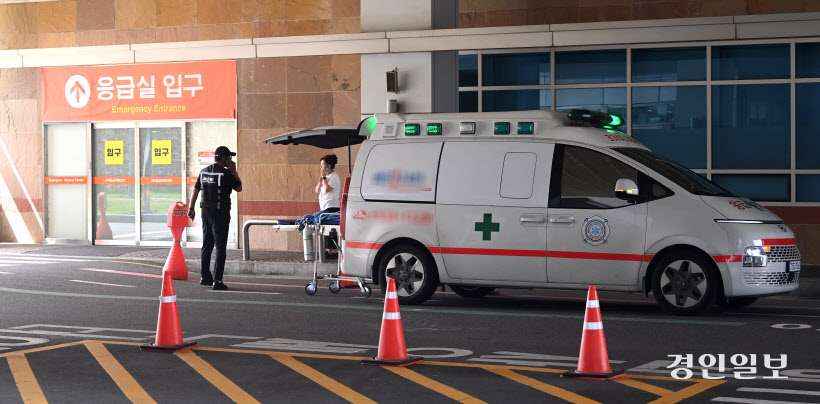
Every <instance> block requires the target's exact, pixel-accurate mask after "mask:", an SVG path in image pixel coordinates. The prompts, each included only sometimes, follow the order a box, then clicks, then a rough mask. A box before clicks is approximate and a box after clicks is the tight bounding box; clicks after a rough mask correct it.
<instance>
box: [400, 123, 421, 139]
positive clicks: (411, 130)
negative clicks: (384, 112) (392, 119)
mask: <svg viewBox="0 0 820 404" xmlns="http://www.w3.org/2000/svg"><path fill="white" fill-rule="evenodd" d="M419 132H421V129H420V126H419V124H417V123H408V124H406V125H404V136H418V135H419Z"/></svg>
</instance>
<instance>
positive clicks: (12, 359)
mask: <svg viewBox="0 0 820 404" xmlns="http://www.w3.org/2000/svg"><path fill="white" fill-rule="evenodd" d="M6 359H7V360H8V362H9V368H10V369H11V374H12V376H14V382H15V383H17V389H18V390H19V391H20V396H21V397H22V398H23V402H25V403H47V402H48V401H46V396H45V395H44V394H43V389H41V388H40V383H38V382H37V378H36V377H34V372H32V371H31V366H29V364H28V360H27V359H26V356H25V355H22V354H18V355H10V356H7V357H6Z"/></svg>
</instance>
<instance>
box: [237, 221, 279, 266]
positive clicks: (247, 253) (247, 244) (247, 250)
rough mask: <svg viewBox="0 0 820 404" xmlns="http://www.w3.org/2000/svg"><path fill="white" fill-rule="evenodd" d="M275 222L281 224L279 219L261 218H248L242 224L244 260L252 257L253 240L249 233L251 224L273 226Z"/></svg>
mask: <svg viewBox="0 0 820 404" xmlns="http://www.w3.org/2000/svg"><path fill="white" fill-rule="evenodd" d="M275 224H279V221H278V220H261V219H251V220H246V221H245V224H243V225H242V261H248V260H250V259H251V241H250V239H249V237H248V233H249V231H250V228H251V226H256V225H268V226H272V225H275Z"/></svg>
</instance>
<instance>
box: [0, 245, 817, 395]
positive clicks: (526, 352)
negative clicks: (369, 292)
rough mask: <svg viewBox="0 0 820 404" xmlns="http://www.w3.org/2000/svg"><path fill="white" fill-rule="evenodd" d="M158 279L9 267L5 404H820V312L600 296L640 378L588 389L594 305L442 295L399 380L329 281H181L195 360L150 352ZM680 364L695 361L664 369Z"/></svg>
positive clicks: (609, 329) (79, 263) (375, 327)
mask: <svg viewBox="0 0 820 404" xmlns="http://www.w3.org/2000/svg"><path fill="white" fill-rule="evenodd" d="M160 271H161V263H157V264H153V263H150V262H146V261H134V262H128V261H121V260H101V259H97V260H82V259H73V258H72V259H70V258H65V257H56V256H54V257H51V256H48V255H37V256H36V257H32V256H30V255H28V256H26V255H15V254H0V403H17V402H27V401H28V402H38V401H39V402H43V401H48V402H106V403H111V402H113V403H116V402H152V401H154V402H198V403H221V402H231V401H236V402H255V401H258V402H273V401H276V402H306V401H307V402H410V401H413V402H434V403H438V402H452V401H463V402H474V403H478V402H516V401H518V402H579V403H580V402H590V403H591V402H613V403H614V402H617V403H625V402H629V403H640V402H666V403H674V402H684V403H705V402H734V403H782V402H803V403H805V402H820V354H818V349H817V341H818V336H820V334H819V333H818V332H820V299H811V298H805V297H798V296H793V297H792V296H788V295H787V296H780V297H770V298H764V299H760V300H759V301H758V302H757V303H755V304H753V305H752V306H749V307H748V308H744V309H731V310H730V309H725V310H719V309H717V310H715V311H713V312H710V313H708V314H706V315H702V316H699V317H674V316H670V315H668V314H665V313H663V312H662V311H661V310H660V308H659V307H658V306H657V305H656V304H655V302H654V300H653V299H652V297H651V296H650V297H649V298H646V297H644V296H643V295H638V294H633V295H630V294H624V293H610V292H599V296H600V305H601V312H602V316H603V324H604V330H605V334H606V347H607V349H608V357H609V360H610V365H611V367H612V368H620V369H625V370H626V372H627V374H628V376H626V377H623V378H619V379H614V380H608V381H594V380H578V379H566V378H561V377H560V375H561V373H563V372H565V371H567V370H572V369H575V368H576V367H577V365H578V355H579V347H580V341H581V335H582V328H583V322H584V310H585V305H586V303H585V301H586V299H585V298H586V292H585V291H557V290H515V289H502V290H500V291H499V293H498V294H495V295H493V296H488V297H485V298H481V299H466V298H462V297H459V296H457V295H455V294H452V293H449V292H444V293H441V292H438V293H436V295H434V296H433V298H431V299H430V300H429V301H428V302H426V303H425V304H423V305H420V306H403V307H402V308H401V321H402V325H403V330H404V336H405V341H406V345H407V348H408V353H409V354H410V355H419V356H423V357H424V359H425V361H424V362H422V363H420V364H415V365H411V366H408V367H406V368H392V367H379V366H364V365H361V364H360V363H359V360H360V359H362V358H367V357H373V356H375V355H376V354H377V348H378V345H379V334H380V327H381V318H382V312H383V307H384V301H383V299H382V297H381V293H379V292H378V291H375V292H374V293H373V296H372V297H369V298H362V297H360V296H359V293H358V290H357V289H343V290H342V291H341V292H340V293H339V294H333V293H331V292H330V291H329V290H328V288H327V282H321V283H320V289H319V291H318V293H316V294H315V295H313V296H308V295H306V294H305V291H304V286H305V283H306V280H304V279H287V278H281V277H265V276H250V275H246V276H240V275H229V276H226V278H225V281H226V284H227V285H228V286H229V287H230V290H229V291H212V290H210V289H209V288H206V287H204V286H200V285H199V284H198V282H197V281H198V278H194V277H195V276H196V275H195V274H193V273H192V274H191V278H190V279H189V280H188V281H182V280H179V281H175V282H174V289H175V293H176V296H177V305H178V312H179V317H180V321H181V328H182V331H183V335H184V339H185V340H186V341H196V342H197V343H198V346H197V347H196V348H194V349H192V350H187V351H183V352H179V353H175V354H174V353H157V352H145V351H141V350H139V349H138V346H139V345H142V344H146V343H150V342H153V341H154V338H155V335H156V327H157V313H158V309H159V304H160V303H159V299H158V296H159V294H160V288H161V283H162V280H161V277H160ZM670 355H683V358H684V359H685V358H686V355H691V358H692V359H691V360H692V363H691V364H690V365H689V366H687V365H686V363H685V360H684V361H683V362H684V363H681V364H679V365H678V366H676V367H674V368H667V365H668V364H669V361H670V360H671V359H672V357H670ZM784 358H785V359H784ZM720 359H722V360H723V362H724V366H722V369H719V368H720V367H721V366H720V365H719V361H720ZM752 360H754V362H755V363H754V364H753V365H752V364H751V362H752ZM712 361H714V363H710V362H712ZM732 361H734V362H736V363H735V364H733V363H732ZM741 362H745V363H741ZM704 367H709V368H712V369H710V370H707V371H706V372H705V374H704V371H703V369H702V368H704ZM676 369H678V370H676ZM673 370H674V371H675V373H674V375H676V376H678V377H683V378H684V379H675V378H674V377H672V376H673V373H672V372H673ZM690 374H691V377H689V375H690ZM687 377H688V378H687ZM712 378H714V379H712Z"/></svg>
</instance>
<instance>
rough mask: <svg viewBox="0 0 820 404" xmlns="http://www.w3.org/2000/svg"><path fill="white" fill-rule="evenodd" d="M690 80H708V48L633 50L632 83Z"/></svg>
mask: <svg viewBox="0 0 820 404" xmlns="http://www.w3.org/2000/svg"><path fill="white" fill-rule="evenodd" d="M688 80H706V48H702V47H701V48H671V49H633V50H632V81H634V82H647V81H688Z"/></svg>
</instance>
